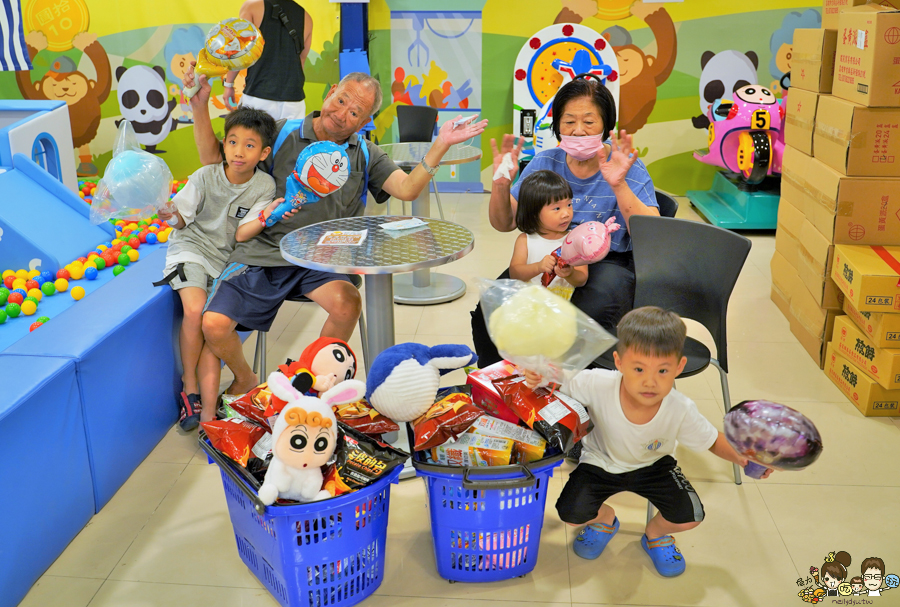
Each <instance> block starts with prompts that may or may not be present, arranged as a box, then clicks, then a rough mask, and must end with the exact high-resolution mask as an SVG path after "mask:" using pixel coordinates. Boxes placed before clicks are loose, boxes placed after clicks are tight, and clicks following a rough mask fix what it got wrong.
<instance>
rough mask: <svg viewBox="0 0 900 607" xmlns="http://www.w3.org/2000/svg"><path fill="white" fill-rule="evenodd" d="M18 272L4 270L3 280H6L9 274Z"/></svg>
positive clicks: (13, 274)
mask: <svg viewBox="0 0 900 607" xmlns="http://www.w3.org/2000/svg"><path fill="white" fill-rule="evenodd" d="M15 275H16V273H15V272H14V271H13V270H3V276H2V278H3V280H6V277H7V276H15Z"/></svg>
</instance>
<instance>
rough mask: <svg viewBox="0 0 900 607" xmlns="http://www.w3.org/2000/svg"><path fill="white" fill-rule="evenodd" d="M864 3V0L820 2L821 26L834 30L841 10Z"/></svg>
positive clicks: (829, 0)
mask: <svg viewBox="0 0 900 607" xmlns="http://www.w3.org/2000/svg"><path fill="white" fill-rule="evenodd" d="M865 3H866V0H824V1H823V2H822V27H823V28H825V29H830V30H836V29H837V26H838V15H839V14H840V12H841V11H842V10H844V9H847V8H850V7H851V6H859V5H860V4H865Z"/></svg>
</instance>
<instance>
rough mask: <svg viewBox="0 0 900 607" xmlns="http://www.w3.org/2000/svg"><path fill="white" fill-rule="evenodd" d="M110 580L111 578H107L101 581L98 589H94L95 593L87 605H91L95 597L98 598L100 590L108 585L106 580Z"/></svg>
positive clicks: (88, 606)
mask: <svg viewBox="0 0 900 607" xmlns="http://www.w3.org/2000/svg"><path fill="white" fill-rule="evenodd" d="M108 581H109V580H108V579H106V580H103V581H102V582H100V585H99V586H97V590H95V591H94V594H92V595H91V600H89V601H88V602H87V605H86V607H91V603H93V602H94V599H95V598H97V595H98V594H100V590H101V589H102V588H103V587H104V586H105V585H106V582H108Z"/></svg>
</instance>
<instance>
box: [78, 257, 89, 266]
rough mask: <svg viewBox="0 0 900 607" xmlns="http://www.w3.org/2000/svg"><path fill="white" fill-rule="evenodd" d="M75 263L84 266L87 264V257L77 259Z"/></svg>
mask: <svg viewBox="0 0 900 607" xmlns="http://www.w3.org/2000/svg"><path fill="white" fill-rule="evenodd" d="M75 261H77V262H78V263H80V264H81V265H84V264H85V263H86V262H87V257H79V258H78V259H76V260H75Z"/></svg>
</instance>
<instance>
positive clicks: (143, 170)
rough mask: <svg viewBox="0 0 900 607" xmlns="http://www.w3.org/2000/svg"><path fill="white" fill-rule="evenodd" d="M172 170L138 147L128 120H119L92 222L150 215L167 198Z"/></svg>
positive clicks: (93, 209) (92, 213)
mask: <svg viewBox="0 0 900 607" xmlns="http://www.w3.org/2000/svg"><path fill="white" fill-rule="evenodd" d="M171 192H172V172H171V171H170V170H169V167H168V166H166V163H165V162H163V160H162V159H160V158H159V157H157V156H154V155H153V154H151V153H149V152H145V151H143V150H142V149H141V146H140V144H139V143H138V141H137V137H136V136H135V134H134V129H133V128H132V126H131V124H130V123H129V122H128V121H127V120H123V121H122V122H121V123H119V134H118V135H116V144H115V147H114V148H113V157H112V160H110V161H109V164H108V165H106V170H105V171H104V173H103V179H101V180H100V181H99V182H98V183H97V191H96V193H95V194H94V200H93V202H92V203H91V217H90V219H91V223H93V224H95V225H96V224H101V223H103V222H104V221H109V220H110V219H135V220H137V219H149V218H150V217H151V216H153V215H154V214H155V213H156V211H157V209H159V208H161V207H163V206H165V205H166V204H167V203H168V202H169V195H170V194H171Z"/></svg>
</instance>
